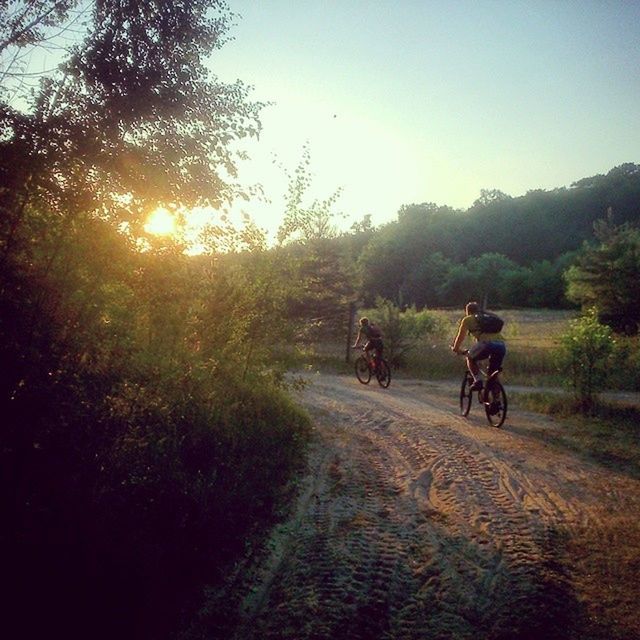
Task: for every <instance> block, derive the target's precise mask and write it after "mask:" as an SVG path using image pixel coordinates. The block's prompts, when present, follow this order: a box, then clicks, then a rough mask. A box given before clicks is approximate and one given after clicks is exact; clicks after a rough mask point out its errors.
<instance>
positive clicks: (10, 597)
mask: <svg viewBox="0 0 640 640" xmlns="http://www.w3.org/2000/svg"><path fill="white" fill-rule="evenodd" d="M78 374H79V372H77V371H76V372H66V373H64V374H60V377H58V378H57V379H53V377H52V376H49V375H47V374H46V373H45V374H43V375H42V376H41V377H40V379H39V380H38V381H34V382H32V383H31V384H30V385H29V387H28V388H25V389H24V390H22V392H21V393H17V394H16V395H15V396H14V398H13V399H12V400H9V401H8V402H5V403H4V407H2V415H3V418H4V423H5V424H4V427H3V431H2V440H1V449H0V468H2V470H3V471H2V475H3V478H2V480H3V482H2V490H1V494H0V498H1V502H2V512H3V522H4V524H3V528H2V534H1V537H0V544H1V548H2V555H3V556H4V559H3V567H4V569H5V570H4V581H5V586H7V587H9V589H8V594H7V596H6V597H5V601H4V604H5V607H6V610H7V611H8V612H10V616H9V617H8V618H7V619H5V621H4V623H3V625H5V629H4V630H5V631H9V630H12V629H11V627H13V630H14V631H15V632H17V631H18V630H19V631H20V635H21V636H22V637H36V635H41V634H42V635H44V634H45V633H48V632H49V631H51V630H60V631H64V635H65V637H67V638H75V637H93V638H103V637H104V638H112V637H120V638H130V637H131V638H132V637H154V638H162V637H166V635H167V633H168V632H169V631H170V630H171V629H173V628H175V626H176V624H177V623H178V617H179V615H180V613H181V611H182V610H183V607H185V606H189V607H193V606H197V602H198V600H199V598H200V593H201V591H202V588H203V585H204V584H205V583H207V584H211V583H212V582H215V580H216V579H217V578H219V577H220V576H221V575H223V574H224V572H225V570H226V569H228V567H229V566H230V565H231V564H232V563H233V561H234V560H235V559H237V558H238V557H239V556H240V555H241V554H242V553H243V552H244V549H245V545H246V544H247V541H248V540H249V539H250V537H251V535H252V534H255V533H256V532H257V531H259V530H260V528H261V527H264V526H266V525H267V524H268V523H269V522H270V520H271V519H272V517H273V514H274V510H275V509H276V508H277V507H278V505H279V504H280V502H281V500H282V498H283V495H284V494H283V489H284V487H285V486H286V483H287V480H288V479H289V477H290V475H291V473H292V471H293V470H294V469H295V468H296V467H297V466H298V465H300V464H301V461H302V460H303V459H304V453H303V452H304V446H305V442H306V439H307V435H308V418H307V416H306V415H305V414H304V413H303V412H301V411H300V410H299V409H297V408H295V407H294V406H293V405H292V403H291V402H290V401H289V400H288V399H287V398H286V396H285V395H284V394H283V392H282V391H280V390H277V389H274V388H268V387H266V386H249V384H245V385H241V384H239V383H234V384H233V385H229V386H223V385H221V384H219V385H218V387H217V388H212V387H211V385H210V384H204V383H202V382H200V383H198V384H193V385H192V387H191V389H190V390H189V392H188V393H185V389H184V386H180V388H179V389H178V388H176V390H175V391H174V393H173V395H171V394H169V393H165V394H164V395H160V394H159V393H158V388H157V386H156V385H152V384H149V383H147V384H143V383H142V382H141V381H138V382H133V381H131V380H129V381H127V382H126V383H125V382H123V381H119V383H118V384H114V381H113V380H110V379H108V378H106V377H94V378H93V380H92V381H91V384H87V379H86V377H84V376H82V377H80V376H79V375H78ZM80 380H82V382H81V384H80V383H79V381H80ZM36 614H37V615H36ZM6 625H8V627H9V628H7V627H6Z"/></svg>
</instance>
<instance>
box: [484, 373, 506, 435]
mask: <svg viewBox="0 0 640 640" xmlns="http://www.w3.org/2000/svg"><path fill="white" fill-rule="evenodd" d="M484 409H485V412H486V414H487V420H488V421H489V424H490V425H491V426H492V427H501V426H502V425H503V424H504V421H505V420H506V419H507V393H506V391H505V390H504V387H503V386H502V384H501V383H500V382H498V381H497V380H495V381H494V382H493V383H492V384H491V386H490V387H489V389H487V391H486V394H485V397H484Z"/></svg>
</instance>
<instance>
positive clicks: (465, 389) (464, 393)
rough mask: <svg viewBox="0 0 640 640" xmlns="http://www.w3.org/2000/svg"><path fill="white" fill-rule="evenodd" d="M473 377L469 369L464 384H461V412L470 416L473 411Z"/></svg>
mask: <svg viewBox="0 0 640 640" xmlns="http://www.w3.org/2000/svg"><path fill="white" fill-rule="evenodd" d="M472 383H473V378H472V377H471V375H470V374H469V372H468V371H467V373H465V374H464V378H463V379H462V385H461V386H460V414H461V415H463V416H468V415H469V411H471V401H472V400H473V391H471V384H472Z"/></svg>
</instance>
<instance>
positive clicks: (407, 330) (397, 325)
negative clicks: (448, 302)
mask: <svg viewBox="0 0 640 640" xmlns="http://www.w3.org/2000/svg"><path fill="white" fill-rule="evenodd" d="M361 314H362V315H366V316H368V317H369V318H370V319H371V321H372V322H373V323H375V324H377V325H378V326H379V327H380V329H382V334H383V336H384V348H385V357H386V359H387V360H388V361H389V363H390V364H392V365H393V366H394V367H402V366H406V364H407V358H408V355H409V353H410V352H411V351H413V350H414V349H416V348H417V347H418V346H419V345H420V343H421V342H422V341H424V340H425V339H426V338H427V337H429V336H431V337H433V336H440V335H442V334H443V333H444V330H445V322H444V321H443V319H442V318H441V317H440V316H438V315H437V314H436V313H433V312H431V311H428V310H426V309H424V310H422V311H417V310H416V308H415V307H408V308H407V309H405V310H404V311H403V310H401V309H400V308H399V307H397V306H395V305H394V304H393V303H392V302H390V301H389V300H384V299H382V298H378V300H377V301H376V306H375V308H373V309H366V310H363V311H362V312H361Z"/></svg>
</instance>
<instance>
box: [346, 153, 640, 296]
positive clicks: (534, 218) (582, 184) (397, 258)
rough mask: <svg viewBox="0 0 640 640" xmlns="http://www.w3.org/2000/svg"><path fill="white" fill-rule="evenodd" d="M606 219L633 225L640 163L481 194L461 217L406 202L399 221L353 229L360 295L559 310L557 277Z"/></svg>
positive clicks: (638, 206)
mask: <svg viewBox="0 0 640 640" xmlns="http://www.w3.org/2000/svg"><path fill="white" fill-rule="evenodd" d="M607 217H608V218H609V220H612V221H613V223H614V224H616V225H623V224H624V223H638V222H639V221H640V166H639V165H637V164H631V163H629V164H624V165H621V166H619V167H615V168H613V169H612V170H611V171H609V172H608V173H607V174H606V175H598V176H593V177H590V178H584V179H582V180H579V181H577V182H575V183H574V184H573V185H571V187H570V188H561V189H555V190H552V191H543V190H536V191H530V192H529V193H527V194H526V195H524V196H522V197H518V198H512V197H510V196H507V195H506V194H504V193H501V192H499V191H483V192H482V194H481V197H480V198H479V199H478V200H477V201H476V202H475V203H474V205H473V206H472V207H470V208H469V209H468V210H466V211H460V210H454V209H451V208H450V207H446V206H436V205H434V204H430V203H426V204H412V205H406V206H403V207H402V208H401V209H400V211H399V213H398V219H397V221H394V222H391V223H389V224H387V225H384V226H383V227H381V228H379V229H375V230H374V229H371V228H369V229H359V232H358V235H359V236H361V240H362V242H361V245H360V247H358V249H357V261H358V265H359V270H360V273H361V277H362V280H361V297H362V298H363V299H364V301H365V303H366V304H371V303H372V302H373V301H374V300H375V298H376V297H378V296H380V297H382V298H385V299H388V300H392V301H394V302H395V303H396V304H399V305H416V306H417V307H418V308H421V307H423V306H427V307H435V306H451V305H456V306H459V305H460V304H463V303H464V301H465V300H467V299H468V298H469V297H475V298H478V299H483V298H484V296H488V299H489V300H490V303H491V304H492V305H494V306H496V305H498V306H500V305H501V306H521V307H526V306H532V307H551V308H554V307H555V308H557V307H562V306H566V305H567V304H570V303H569V301H568V300H567V298H566V296H565V289H566V283H565V281H564V276H563V274H564V272H565V271H566V269H567V268H568V266H569V265H570V264H571V263H572V262H573V260H574V259H575V256H576V252H578V251H579V250H581V248H582V245H583V243H585V242H586V243H592V242H594V234H593V229H594V223H595V222H596V221H597V220H599V219H603V218H607Z"/></svg>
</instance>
